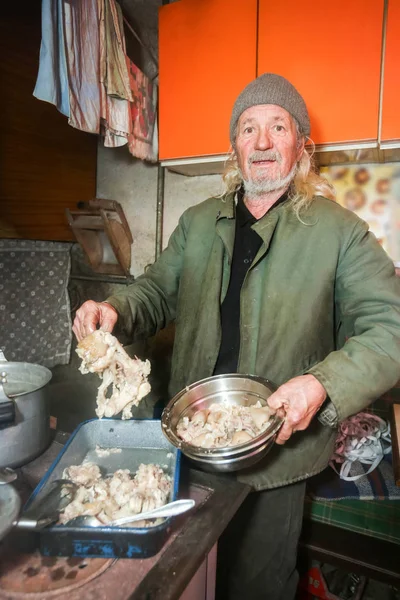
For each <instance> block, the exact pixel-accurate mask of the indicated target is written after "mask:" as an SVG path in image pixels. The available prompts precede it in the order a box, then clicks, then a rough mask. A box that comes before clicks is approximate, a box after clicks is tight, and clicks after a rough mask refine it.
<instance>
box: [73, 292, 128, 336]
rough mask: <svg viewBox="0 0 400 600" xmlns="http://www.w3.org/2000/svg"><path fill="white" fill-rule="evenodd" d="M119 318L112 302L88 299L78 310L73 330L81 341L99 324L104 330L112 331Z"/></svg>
mask: <svg viewBox="0 0 400 600" xmlns="http://www.w3.org/2000/svg"><path fill="white" fill-rule="evenodd" d="M117 320H118V313H117V311H116V310H115V308H114V307H113V306H111V304H107V302H94V301H93V300H88V301H87V302H84V303H83V304H82V306H81V307H80V308H79V309H78V310H77V311H76V315H75V320H74V324H73V326H72V331H73V332H74V333H75V335H76V337H77V339H78V342H80V341H81V340H83V338H85V337H86V336H87V335H89V334H90V333H93V331H95V330H96V328H97V325H100V329H102V330H103V331H109V332H110V333H111V332H112V330H113V329H114V325H115V323H116V322H117Z"/></svg>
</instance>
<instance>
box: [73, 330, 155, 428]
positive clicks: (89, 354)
mask: <svg viewBox="0 0 400 600" xmlns="http://www.w3.org/2000/svg"><path fill="white" fill-rule="evenodd" d="M76 352H77V354H78V356H79V357H80V358H81V359H82V364H81V366H80V369H79V370H80V371H81V373H98V374H99V376H100V377H101V378H102V380H103V381H102V383H101V385H100V387H99V390H98V392H97V409H96V414H97V416H98V417H99V418H100V419H101V418H102V417H113V416H114V415H117V414H118V413H120V412H121V411H122V418H123V419H130V418H131V417H132V407H133V406H137V405H138V404H139V402H140V400H141V399H142V398H144V396H146V395H147V394H148V393H149V392H150V390H151V387H150V383H149V382H148V380H147V376H148V375H149V373H150V362H149V361H148V360H146V361H142V360H140V359H139V358H137V357H135V358H130V356H128V354H127V353H126V352H125V350H124V349H123V347H122V346H121V344H120V343H119V341H118V340H117V338H116V337H114V336H113V335H111V333H108V332H106V331H102V330H101V329H98V330H96V331H95V332H94V333H91V334H90V335H88V336H87V337H85V338H84V339H83V340H81V341H80V342H79V344H78V347H77V349H76ZM110 385H112V392H111V396H109V397H107V396H106V394H107V390H108V388H109V386H110Z"/></svg>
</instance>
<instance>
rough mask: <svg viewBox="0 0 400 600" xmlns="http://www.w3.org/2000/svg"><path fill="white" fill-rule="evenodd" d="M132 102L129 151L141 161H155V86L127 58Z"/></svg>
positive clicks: (156, 152)
mask: <svg viewBox="0 0 400 600" xmlns="http://www.w3.org/2000/svg"><path fill="white" fill-rule="evenodd" d="M126 62H127V64H128V67H129V78H130V85H131V89H132V93H133V102H131V104H130V110H131V128H132V133H131V135H130V136H129V151H130V152H131V153H132V154H133V155H134V156H136V157H137V158H141V159H143V160H148V161H150V162H156V161H157V155H158V151H157V147H156V145H155V140H156V139H157V135H155V132H156V127H155V126H156V116H157V86H156V85H155V84H153V83H152V82H151V81H150V79H149V78H148V77H146V75H145V74H144V73H142V71H141V70H140V69H139V68H138V67H137V66H136V65H135V64H134V63H133V62H132V61H131V60H130V59H129V58H128V57H126Z"/></svg>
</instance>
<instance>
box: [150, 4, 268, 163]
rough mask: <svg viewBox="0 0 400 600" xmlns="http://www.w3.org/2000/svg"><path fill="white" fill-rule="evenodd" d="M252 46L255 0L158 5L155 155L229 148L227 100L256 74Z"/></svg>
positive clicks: (224, 151) (173, 155)
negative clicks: (157, 151) (157, 105)
mask: <svg viewBox="0 0 400 600" xmlns="http://www.w3.org/2000/svg"><path fill="white" fill-rule="evenodd" d="M256 47H257V0H180V1H179V2H173V3H172V4H167V5H165V6H162V7H160V12H159V89H160V101H159V154H160V160H165V159H174V158H180V157H191V156H204V155H212V154H216V155H218V154H227V153H228V152H229V148H230V142H229V119H230V115H231V111H232V106H233V103H234V101H235V99H236V97H237V95H238V94H239V92H240V91H241V90H242V89H243V87H244V86H245V85H246V84H247V83H249V81H251V80H252V79H254V77H255V76H256Z"/></svg>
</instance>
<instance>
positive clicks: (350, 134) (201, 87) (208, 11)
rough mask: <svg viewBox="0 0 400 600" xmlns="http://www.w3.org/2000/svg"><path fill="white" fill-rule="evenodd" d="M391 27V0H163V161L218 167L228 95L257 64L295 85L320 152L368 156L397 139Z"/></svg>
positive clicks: (398, 89)
mask: <svg viewBox="0 0 400 600" xmlns="http://www.w3.org/2000/svg"><path fill="white" fill-rule="evenodd" d="M399 31H400V0H351V1H350V2H349V0H335V2H326V0H303V1H302V2H299V1H298V0H279V2H272V0H179V1H177V2H173V3H171V4H168V5H165V6H162V7H161V8H160V38H159V47H160V109H159V117H160V122H159V127H160V159H161V161H162V164H164V165H166V166H169V167H170V168H175V167H176V165H183V167H184V169H181V170H180V172H182V173H185V174H196V173H211V172H220V171H221V170H222V168H223V164H224V161H225V158H226V156H227V154H228V152H229V148H230V145H229V136H228V131H229V119H230V115H231V111H232V106H233V103H234V101H235V98H236V97H237V95H238V94H239V93H240V91H241V90H242V89H243V87H244V86H245V85H246V84H247V83H249V82H250V81H251V80H252V79H254V77H256V76H257V75H261V74H262V73H266V72H272V73H278V74H280V75H283V76H284V77H286V78H287V79H289V81H291V82H292V83H293V84H294V85H295V86H296V87H297V89H298V90H299V92H300V93H301V94H302V95H303V97H304V99H305V101H306V104H307V107H308V110H309V113H310V118H311V138H312V140H313V141H314V142H315V144H316V145H317V150H319V151H321V154H320V157H322V156H323V155H325V156H329V155H327V154H326V153H325V152H324V151H325V150H343V151H345V152H347V153H348V156H349V157H350V156H351V154H352V152H353V151H358V149H363V152H364V154H365V153H366V152H370V153H371V156H377V155H378V154H376V151H377V148H378V147H379V144H380V142H381V147H382V148H396V147H397V148H400V117H399V109H398V106H399V97H400V67H399V65H400V35H399ZM382 66H383V67H384V69H382ZM380 117H381V118H380ZM368 149H369V150H368ZM322 160H323V159H322ZM349 160H350V158H349ZM218 161H219V162H218ZM320 162H321V160H320ZM212 169H215V170H214V171H213V170H212ZM175 170H179V169H177V168H175Z"/></svg>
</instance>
